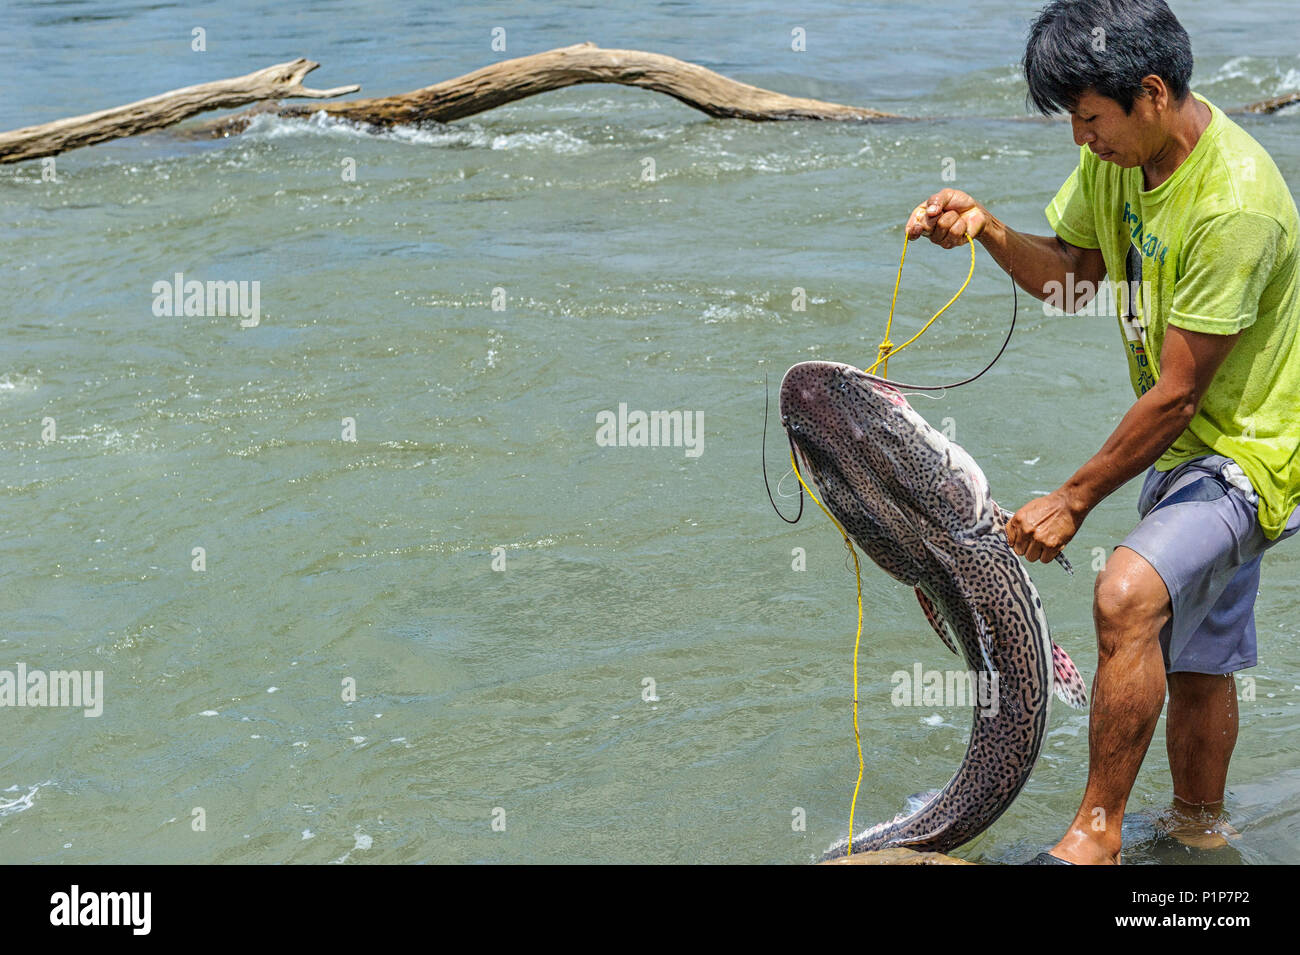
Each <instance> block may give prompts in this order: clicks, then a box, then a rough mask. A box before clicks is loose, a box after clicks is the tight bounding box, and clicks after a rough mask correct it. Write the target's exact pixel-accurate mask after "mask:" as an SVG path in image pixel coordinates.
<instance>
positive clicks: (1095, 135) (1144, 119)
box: [1070, 90, 1156, 168]
mask: <svg viewBox="0 0 1300 955" xmlns="http://www.w3.org/2000/svg"><path fill="white" fill-rule="evenodd" d="M1155 118H1156V114H1155V111H1154V110H1153V109H1152V107H1151V101H1150V99H1149V98H1147V97H1145V96H1139V97H1137V98H1136V99H1135V100H1134V101H1133V112H1131V113H1128V114H1127V115H1126V114H1125V113H1124V107H1122V106H1120V105H1119V103H1117V102H1115V100H1113V99H1111V98H1110V97H1108V96H1100V95H1098V94H1097V93H1094V92H1093V91H1092V90H1088V91H1086V92H1084V93H1081V94H1079V101H1078V102H1077V103H1075V104H1074V109H1072V110H1070V125H1071V127H1072V128H1073V130H1074V141H1075V142H1076V143H1078V144H1079V145H1080V146H1087V147H1088V148H1089V149H1091V150H1092V151H1093V152H1094V153H1096V154H1097V157H1098V158H1099V159H1102V160H1104V161H1105V162H1113V163H1114V164H1115V165H1117V166H1123V167H1125V168H1131V167H1133V166H1140V165H1142V163H1143V162H1145V161H1146V158H1147V156H1148V155H1150V148H1151V142H1152V140H1153V138H1154V137H1153V136H1152V133H1153V132H1155V130H1154V129H1153V124H1154V122H1155Z"/></svg>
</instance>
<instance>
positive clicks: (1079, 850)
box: [1042, 829, 1119, 865]
mask: <svg viewBox="0 0 1300 955" xmlns="http://www.w3.org/2000/svg"><path fill="white" fill-rule="evenodd" d="M1048 854H1050V855H1051V856H1053V857H1054V858H1056V859H1060V860H1061V861H1062V862H1064V863H1066V864H1067V865H1119V848H1118V847H1116V849H1115V851H1114V852H1113V853H1112V852H1111V851H1110V850H1109V849H1108V848H1107V847H1106V846H1105V845H1103V844H1102V843H1101V842H1099V841H1098V840H1097V839H1094V838H1092V837H1090V836H1089V835H1088V834H1087V833H1085V832H1080V831H1079V830H1078V829H1071V830H1070V831H1069V832H1067V833H1066V834H1065V838H1064V839H1062V840H1061V841H1060V842H1058V843H1057V844H1056V845H1054V846H1052V848H1051V849H1050V850H1049V851H1048ZM1042 864H1045V865H1050V864H1051V863H1042Z"/></svg>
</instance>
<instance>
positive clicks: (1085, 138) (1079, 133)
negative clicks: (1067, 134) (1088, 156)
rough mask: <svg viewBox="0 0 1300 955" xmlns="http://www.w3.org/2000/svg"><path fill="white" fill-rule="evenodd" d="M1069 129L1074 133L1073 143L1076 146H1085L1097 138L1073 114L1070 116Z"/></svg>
mask: <svg viewBox="0 0 1300 955" xmlns="http://www.w3.org/2000/svg"><path fill="white" fill-rule="evenodd" d="M1070 130H1071V132H1073V133H1074V144H1075V145H1076V146H1086V145H1087V144H1088V143H1090V142H1092V141H1093V140H1095V139H1096V138H1097V137H1096V136H1094V135H1093V134H1092V133H1091V132H1090V131H1089V130H1087V129H1085V128H1084V125H1083V123H1082V121H1080V120H1078V119H1076V118H1075V117H1073V116H1071V117H1070Z"/></svg>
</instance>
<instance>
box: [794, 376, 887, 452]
mask: <svg viewBox="0 0 1300 955" xmlns="http://www.w3.org/2000/svg"><path fill="white" fill-rule="evenodd" d="M906 406H907V399H906V398H904V397H903V395H902V392H900V391H899V390H898V389H897V388H895V387H894V386H893V385H891V384H889V383H888V382H887V381H885V380H884V379H883V378H877V377H876V376H875V375H870V374H868V373H867V372H865V371H860V370H859V369H857V368H854V367H853V366H852V365H845V364H843V363H840V362H833V361H805V362H800V363H799V364H797V365H794V366H793V367H791V368H790V370H789V371H787V372H786V373H785V377H784V378H783V379H782V380H781V395H780V405H779V407H780V413H781V424H782V425H783V426H784V427H785V429H786V431H787V432H788V433H789V435H790V439H791V440H792V441H793V442H794V444H795V445H796V446H797V447H798V448H799V449H800V451H804V452H807V451H817V450H830V449H829V448H827V447H826V445H827V443H828V441H827V437H828V436H829V435H831V434H833V433H844V434H846V435H849V436H851V437H852V438H853V439H854V440H857V441H860V440H862V439H863V438H864V437H865V436H866V431H865V429H864V427H863V424H864V421H866V420H868V419H871V418H879V416H881V415H887V414H888V412H889V410H890V409H891V408H901V407H906Z"/></svg>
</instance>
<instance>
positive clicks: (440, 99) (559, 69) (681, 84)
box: [205, 43, 903, 136]
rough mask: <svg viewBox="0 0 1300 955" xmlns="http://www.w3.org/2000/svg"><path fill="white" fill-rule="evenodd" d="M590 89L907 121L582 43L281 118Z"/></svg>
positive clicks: (437, 117) (383, 115) (789, 113)
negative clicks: (601, 86)
mask: <svg viewBox="0 0 1300 955" xmlns="http://www.w3.org/2000/svg"><path fill="white" fill-rule="evenodd" d="M582 83H619V84H622V85H623V86H639V87H641V88H642V89H647V90H654V91H655V92H657V93H666V94H667V95H669V96H671V97H673V99H676V100H680V101H681V102H683V103H685V104H686V105H687V106H691V107H693V108H695V109H698V110H700V111H701V112H703V113H707V114H708V115H709V116H713V117H716V118H718V119H748V120H752V121H768V120H786V119H832V120H858V121H862V120H875V119H902V118H903V117H900V116H896V115H894V114H893V113H884V112H881V111H880V110H878V109H867V108H865V107H862V106H842V105H840V104H839V103H826V102H823V101H821V100H816V99H803V98H801V97H797V96H786V95H785V94H784V93H774V92H772V91H771V90H765V89H761V88H759V87H757V86H750V85H749V84H748V83H740V82H737V81H736V80H733V79H729V78H727V77H725V76H723V75H722V74H720V73H715V72H713V71H712V70H709V69H705V68H704V67H702V66H698V65H696V64H695V63H687V62H686V61H685V60H678V59H676V58H674V57H671V56H665V55H663V54H662V53H644V52H642V51H640V50H605V49H602V48H600V47H598V46H596V45H595V44H594V43H577V44H575V45H573V46H564V47H559V48H558V49H555V50H547V51H546V52H545V53H534V54H532V55H531V56H521V57H517V58H515V59H513V60H502V61H501V62H500V63H493V64H491V65H490V66H485V67H483V68H482V69H478V70H475V71H474V72H473V73H466V74H465V75H464V76H458V77H456V78H455V79H450V80H444V81H443V82H441V83H435V84H434V85H433V86H426V87H424V88H423V89H418V90H413V91H412V92H410V93H401V94H399V95H397V96H384V97H377V98H373V99H359V100H351V101H349V102H344V103H330V104H328V105H327V106H324V107H307V106H297V105H294V106H285V107H283V108H281V109H277V110H276V111H275V112H276V113H277V114H279V115H280V116H309V115H311V114H312V113H315V112H317V111H318V110H323V111H324V112H325V113H326V114H327V115H329V116H333V117H336V118H338V119H347V120H352V121H354V122H358V123H366V124H368V125H371V126H378V127H388V126H396V125H399V124H414V123H427V122H439V123H450V122H452V121H453V120H457V119H464V118H465V117H466V116H473V115H474V114H476V113H482V112H484V111H486V110H489V109H495V108H496V107H498V106H503V105H505V104H506V103H513V102H514V101H515V100H520V99H524V98H525V97H528V96H536V95H537V94H538V93H545V92H548V91H550V90H558V89H564V88H565V87H567V86H578V85H579V84H582ZM250 119H251V116H249V115H237V116H231V117H228V118H225V119H221V120H217V121H215V122H212V123H208V124H205V131H206V132H209V133H211V134H212V135H214V136H223V135H229V134H230V133H233V132H242V131H243V129H244V128H245V127H247V125H248V122H249V121H250Z"/></svg>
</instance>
